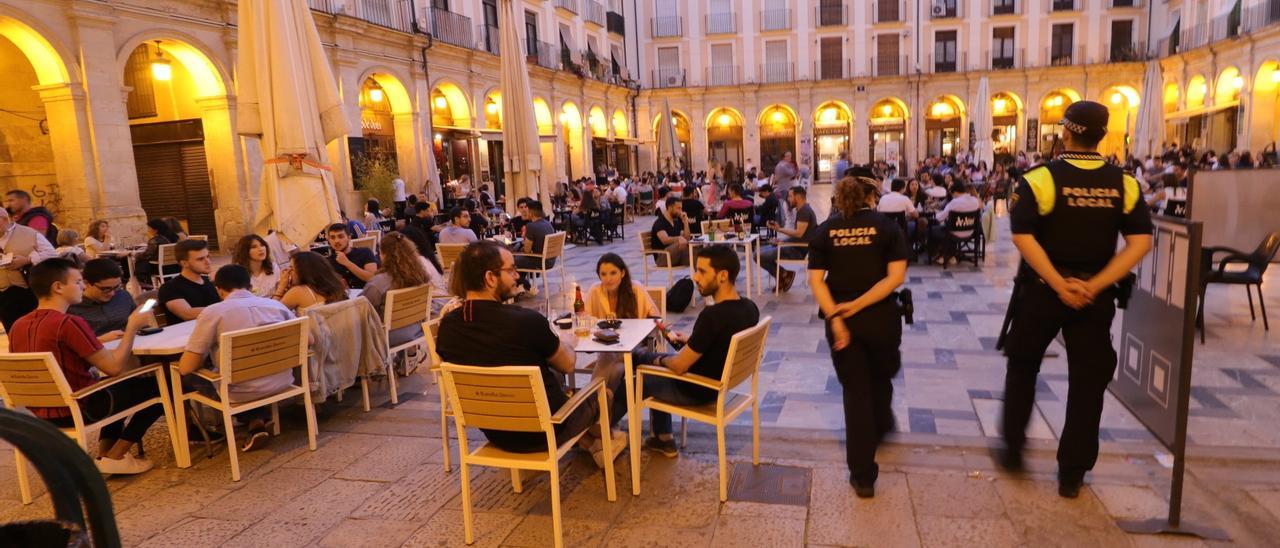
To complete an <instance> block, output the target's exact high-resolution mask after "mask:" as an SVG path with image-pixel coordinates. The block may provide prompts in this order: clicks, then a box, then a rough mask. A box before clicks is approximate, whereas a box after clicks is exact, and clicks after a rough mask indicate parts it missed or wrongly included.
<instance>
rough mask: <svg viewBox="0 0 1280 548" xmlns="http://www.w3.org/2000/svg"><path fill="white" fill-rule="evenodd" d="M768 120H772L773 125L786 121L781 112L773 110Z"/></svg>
mask: <svg viewBox="0 0 1280 548" xmlns="http://www.w3.org/2000/svg"><path fill="white" fill-rule="evenodd" d="M770 119H772V120H773V123H775V124H781V123H782V122H785V121H786V120H787V117H786V115H784V114H782V111H781V110H775V111H773V116H771V117H770Z"/></svg>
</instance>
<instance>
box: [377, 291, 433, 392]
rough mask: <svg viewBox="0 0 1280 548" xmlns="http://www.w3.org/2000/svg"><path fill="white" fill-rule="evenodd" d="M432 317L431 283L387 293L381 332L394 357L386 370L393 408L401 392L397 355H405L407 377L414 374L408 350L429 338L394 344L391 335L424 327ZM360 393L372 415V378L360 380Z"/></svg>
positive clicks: (420, 337)
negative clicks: (370, 403)
mask: <svg viewBox="0 0 1280 548" xmlns="http://www.w3.org/2000/svg"><path fill="white" fill-rule="evenodd" d="M430 315H431V284H423V285H420V286H418V287H406V288H404V289H395V290H392V291H388V292H387V298H386V302H385V303H383V305H382V329H383V330H384V331H386V333H387V356H389V357H391V358H393V361H392V366H391V370H390V371H387V384H388V389H389V390H390V392H391V405H399V404H400V394H399V390H398V389H397V388H396V371H395V362H394V358H395V355H396V354H400V353H402V352H403V353H405V375H406V376H407V375H409V374H410V373H412V371H410V370H409V365H408V361H409V359H408V350H409V349H410V348H413V347H416V346H420V345H422V344H424V343H425V342H426V338H427V337H426V335H425V334H424V335H422V336H419V337H417V338H414V339H413V340H410V341H405V342H403V343H400V344H397V345H395V346H392V345H391V332H392V331H395V330H397V329H400V328H403V327H408V326H411V325H421V324H422V323H423V322H425V321H427V320H428V319H429V318H428V316H430ZM360 392H361V396H362V397H363V399H364V411H365V412H366V413H368V412H369V376H368V375H365V376H362V377H360Z"/></svg>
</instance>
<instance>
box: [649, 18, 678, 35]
mask: <svg viewBox="0 0 1280 548" xmlns="http://www.w3.org/2000/svg"><path fill="white" fill-rule="evenodd" d="M651 26H652V36H653V37H654V38H670V37H673V36H684V18H683V17H680V16H678V15H663V16H660V17H654V18H653V21H652V25H651Z"/></svg>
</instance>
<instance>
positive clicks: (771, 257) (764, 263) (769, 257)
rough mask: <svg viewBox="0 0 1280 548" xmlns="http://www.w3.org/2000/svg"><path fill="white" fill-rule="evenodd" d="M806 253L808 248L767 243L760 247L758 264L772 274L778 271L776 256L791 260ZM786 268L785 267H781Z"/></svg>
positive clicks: (803, 256) (802, 256) (799, 257)
mask: <svg viewBox="0 0 1280 548" xmlns="http://www.w3.org/2000/svg"><path fill="white" fill-rule="evenodd" d="M807 254H808V250H807V249H805V248H801V247H784V248H779V247H778V246H776V245H767V246H764V247H762V248H760V266H761V267H763V268H764V271H765V272H768V273H769V275H770V276H773V275H774V273H775V272H777V271H778V258H779V255H781V258H783V259H787V260H792V259H803V258H805V256H806V255H807ZM783 270H786V269H783Z"/></svg>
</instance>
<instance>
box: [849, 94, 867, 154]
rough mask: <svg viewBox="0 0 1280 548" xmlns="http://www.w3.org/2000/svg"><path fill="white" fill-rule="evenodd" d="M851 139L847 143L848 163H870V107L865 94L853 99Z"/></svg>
mask: <svg viewBox="0 0 1280 548" xmlns="http://www.w3.org/2000/svg"><path fill="white" fill-rule="evenodd" d="M850 108H852V109H853V138H852V139H851V140H850V141H849V161H850V162H851V163H855V164H865V163H867V162H870V161H871V153H870V150H871V127H870V126H871V105H870V103H869V101H868V100H867V94H865V93H859V94H857V95H856V96H855V97H854V98H853V104H852V105H851V106H850Z"/></svg>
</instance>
